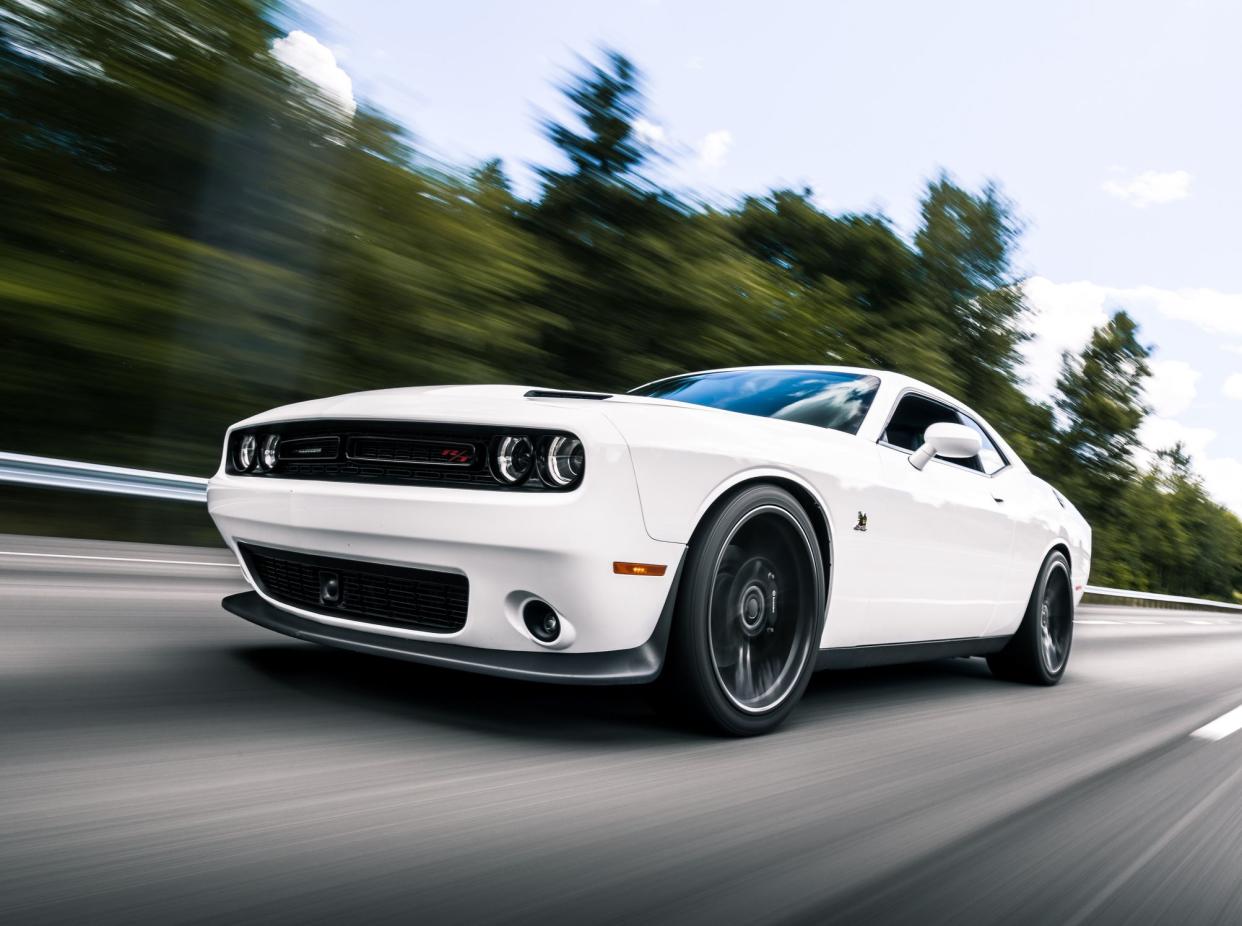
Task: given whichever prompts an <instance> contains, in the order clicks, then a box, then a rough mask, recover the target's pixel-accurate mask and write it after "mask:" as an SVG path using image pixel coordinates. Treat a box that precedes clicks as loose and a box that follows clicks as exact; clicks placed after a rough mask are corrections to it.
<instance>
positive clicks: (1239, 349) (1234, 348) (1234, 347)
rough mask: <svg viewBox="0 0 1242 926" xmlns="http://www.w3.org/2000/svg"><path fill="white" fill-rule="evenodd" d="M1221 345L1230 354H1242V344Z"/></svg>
mask: <svg viewBox="0 0 1242 926" xmlns="http://www.w3.org/2000/svg"><path fill="white" fill-rule="evenodd" d="M1221 346H1222V347H1224V348H1225V350H1227V351H1229V353H1231V354H1242V344H1223V345H1221Z"/></svg>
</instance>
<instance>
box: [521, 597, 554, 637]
mask: <svg viewBox="0 0 1242 926" xmlns="http://www.w3.org/2000/svg"><path fill="white" fill-rule="evenodd" d="M522 620H523V621H525V622H526V629H527V630H529V631H530V635H531V636H532V637H534V638H535V639H536V640H538V641H539V642H540V643H552V642H553V641H555V640H556V638H557V637H559V636H560V635H561V619H560V618H559V617H557V616H556V612H555V611H553V610H552V606H551V605H549V604H548V603H547V602H546V601H540V600H539V599H538V598H532V599H531V600H530V601H528V602H526V604H524V605H523V606H522Z"/></svg>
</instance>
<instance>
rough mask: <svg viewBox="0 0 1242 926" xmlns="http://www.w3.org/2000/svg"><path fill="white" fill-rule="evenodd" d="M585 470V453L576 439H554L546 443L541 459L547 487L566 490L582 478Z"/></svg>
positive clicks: (561, 437) (580, 442)
mask: <svg viewBox="0 0 1242 926" xmlns="http://www.w3.org/2000/svg"><path fill="white" fill-rule="evenodd" d="M585 469H586V451H585V450H583V448H582V441H580V440H578V438H576V437H567V436H563V435H562V436H560V437H554V438H552V439H551V440H550V441H548V443H547V447H546V449H545V450H544V457H543V477H544V479H545V480H546V481H547V482H548V484H549V485H553V486H556V487H557V488H559V489H564V488H568V487H569V486H571V485H574V484H575V483H576V482H577V481H578V480H579V479H581V478H582V472H583V470H585Z"/></svg>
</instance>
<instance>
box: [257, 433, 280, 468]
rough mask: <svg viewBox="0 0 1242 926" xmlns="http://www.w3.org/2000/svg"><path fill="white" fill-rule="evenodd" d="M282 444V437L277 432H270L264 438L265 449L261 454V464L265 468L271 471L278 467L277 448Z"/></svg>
mask: <svg viewBox="0 0 1242 926" xmlns="http://www.w3.org/2000/svg"><path fill="white" fill-rule="evenodd" d="M279 446H280V438H279V437H278V436H277V435H275V434H269V435H268V436H267V437H265V438H264V439H263V451H262V452H261V453H260V454H259V465H260V466H262V467H263V469H265V470H267V471H268V472H271V471H272V470H274V469H275V468H276V461H277V460H278V459H279V457H277V456H276V450H277V448H278V447H279Z"/></svg>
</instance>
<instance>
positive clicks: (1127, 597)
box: [0, 452, 1242, 611]
mask: <svg viewBox="0 0 1242 926" xmlns="http://www.w3.org/2000/svg"><path fill="white" fill-rule="evenodd" d="M0 482H12V483H18V484H22V485H35V486H45V487H47V488H52V489H76V490H79V491H86V492H108V493H112V494H114V495H137V496H140V497H142V498H162V499H169V500H171V501H179V502H199V503H200V504H202V503H205V502H206V501H207V480H206V479H200V478H198V477H196V476H178V475H175V474H173V473H156V472H151V471H150V470H145V469H126V468H124V467H121V466H102V465H100V464H98V463H79V462H77V461H76V460H54V459H52V458H51V457H32V456H27V455H25V454H21V453H4V452H0ZM1084 591H1085V593H1086V594H1087V595H1091V596H1094V597H1097V598H1107V599H1117V600H1124V601H1132V602H1135V603H1139V604H1145V605H1147V606H1149V607H1175V606H1177V605H1182V606H1184V607H1187V608H1200V609H1219V610H1225V611H1242V604H1230V603H1228V602H1224V601H1210V600H1208V599H1206V598H1185V597H1183V596H1181V595H1158V594H1155V593H1154V592H1135V591H1129V590H1127V589H1123V588H1105V587H1103V586H1099V585H1088V586H1087V587H1086V589H1084Z"/></svg>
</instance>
